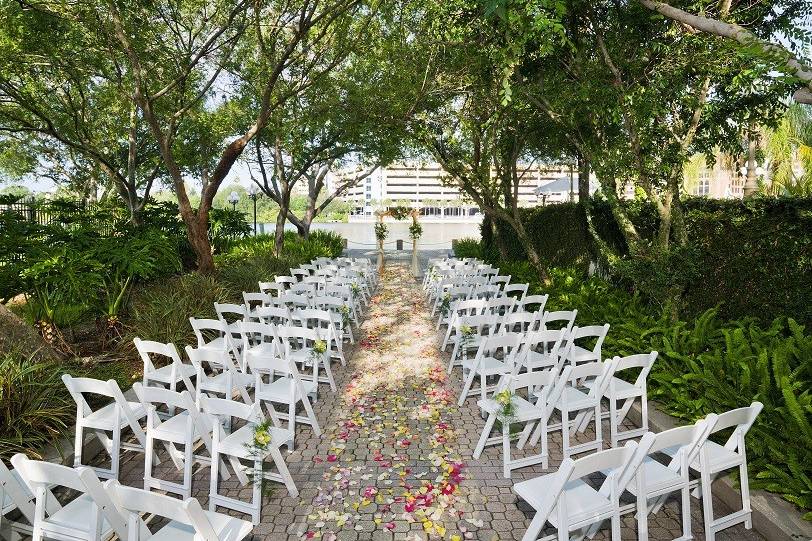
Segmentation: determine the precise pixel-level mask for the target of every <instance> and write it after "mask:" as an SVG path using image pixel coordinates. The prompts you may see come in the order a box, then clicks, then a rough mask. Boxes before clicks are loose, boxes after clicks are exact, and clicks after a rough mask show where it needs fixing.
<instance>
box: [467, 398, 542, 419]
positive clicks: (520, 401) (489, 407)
mask: <svg viewBox="0 0 812 541" xmlns="http://www.w3.org/2000/svg"><path fill="white" fill-rule="evenodd" d="M476 404H477V406H479V407H480V409H482V410H484V411H486V412H488V413H498V412H499V410H500V409H502V405H501V404H500V403H499V402H497V401H496V400H493V399H492V398H486V399H485V400H478V401H477V403H476ZM513 404H514V405H515V406H516V413H515V414H514V416H513V417H512V418H511V420H512V421H517V422H524V421H529V420H532V419H540V418H541V417H542V416H543V415H544V408H541V407H539V406H536V405H535V404H533V403H532V402H529V401H527V400H526V399H524V398H522V397H521V396H514V397H513Z"/></svg>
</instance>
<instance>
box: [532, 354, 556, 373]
mask: <svg viewBox="0 0 812 541" xmlns="http://www.w3.org/2000/svg"><path fill="white" fill-rule="evenodd" d="M557 362H558V358H557V357H556V356H554V355H550V354H549V353H539V352H538V351H530V352H529V354H528V355H527V358H526V359H525V363H524V366H526V367H527V369H528V370H531V369H533V368H539V367H548V366H555V364H556V363H557Z"/></svg>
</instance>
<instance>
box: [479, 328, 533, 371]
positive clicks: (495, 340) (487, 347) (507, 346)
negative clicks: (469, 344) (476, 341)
mask: <svg viewBox="0 0 812 541" xmlns="http://www.w3.org/2000/svg"><path fill="white" fill-rule="evenodd" d="M521 341H522V334H521V333H505V334H493V335H490V336H488V337H486V338H485V339H484V340H482V343H481V344H480V346H479V349H478V350H477V360H479V359H482V358H483V357H498V356H499V352H501V353H502V355H501V359H502V360H503V361H504V362H505V363H506V364H507V365H508V366H510V367H511V368H512V367H513V365H514V363H515V361H516V354H517V353H518V350H519V345H520V344H521Z"/></svg>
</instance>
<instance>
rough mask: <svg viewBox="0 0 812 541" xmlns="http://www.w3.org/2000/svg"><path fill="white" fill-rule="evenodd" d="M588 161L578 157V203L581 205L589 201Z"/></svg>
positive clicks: (585, 158) (583, 157)
mask: <svg viewBox="0 0 812 541" xmlns="http://www.w3.org/2000/svg"><path fill="white" fill-rule="evenodd" d="M590 169H591V167H590V164H589V159H588V158H587V157H585V156H581V155H580V154H579V155H578V201H579V202H581V203H583V202H585V201H588V200H589V175H590V172H591V171H590Z"/></svg>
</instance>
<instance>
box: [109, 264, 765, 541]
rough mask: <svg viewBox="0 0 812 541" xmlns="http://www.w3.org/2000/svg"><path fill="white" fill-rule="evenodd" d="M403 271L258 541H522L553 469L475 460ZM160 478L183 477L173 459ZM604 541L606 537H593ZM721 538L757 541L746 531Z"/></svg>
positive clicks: (630, 525) (387, 277)
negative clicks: (532, 498)
mask: <svg viewBox="0 0 812 541" xmlns="http://www.w3.org/2000/svg"><path fill="white" fill-rule="evenodd" d="M407 264H408V263H405V264H400V265H399V264H396V263H394V262H393V263H392V264H391V265H390V266H389V267H388V268H387V270H386V272H385V273H384V276H383V278H382V284H381V288H380V289H379V291H378V294H377V295H376V296H375V297H374V299H373V303H372V305H371V307H370V309H369V311H368V314H367V319H366V321H365V322H364V324H363V326H362V330H363V338H362V340H360V341H359V343H358V344H357V346H356V347H355V348H349V349H348V351H347V353H348V355H349V356H348V359H349V362H348V366H346V367H341V366H339V365H337V364H336V365H334V375H335V378H336V383H337V384H338V392H336V393H331V392H330V391H329V389H328V388H327V387H326V386H322V392H321V393H320V399H319V401H318V402H317V403H316V404H315V410H316V414H317V416H318V419H319V422H320V424H321V426H322V428H323V430H324V434H323V436H322V437H321V438H318V437H316V436H315V435H314V434H313V432H312V430H311V429H310V428H309V427H300V428H298V429H297V436H296V443H297V448H296V451H295V452H293V453H289V454H286V461H287V464H288V466H289V468H290V470H291V472H292V474H293V477H294V479H295V482H296V484H297V486H298V487H299V489H300V492H301V494H300V497H298V498H293V497H290V496H288V494H287V491H286V490H285V489H284V487H282V485H273V487H272V489H273V490H272V492H271V493H270V494H269V495H268V496H267V497H266V499H265V503H264V507H263V512H262V524H261V525H259V526H257V527H256V528H255V530H254V534H255V535H254V538H255V539H271V540H280V541H281V540H290V541H292V540H299V539H310V538H313V539H323V540H328V541H329V540H336V539H340V540H354V539H359V540H366V539H371V540H392V539H395V540H406V539H423V540H425V539H446V540H452V541H457V540H462V539H475V540H483V541H484V540H488V541H490V540H510V539H516V540H519V539H521V537H522V535H523V534H524V532H525V529H526V528H527V526H528V524H529V522H530V519H531V518H532V510H531V509H530V508H529V507H528V506H527V505H526V504H524V503H523V502H520V501H517V498H516V496H515V494H514V493H513V491H512V489H511V487H512V485H513V483H514V482H517V481H519V480H523V479H527V478H532V477H534V476H537V475H541V474H544V473H549V470H548V471H543V470H542V469H541V468H540V467H531V468H525V469H523V470H519V471H517V472H514V476H513V479H504V478H503V477H502V473H501V470H502V467H501V456H500V454H499V450H498V448H497V447H490V448H488V449H487V450H486V452H485V453H484V454H483V455H482V457H481V458H480V459H479V460H476V461H475V460H473V459H472V458H471V453H472V451H473V448H474V446H475V444H476V441H477V439H478V437H479V434H480V431H481V429H482V426H483V425H484V421H483V420H482V418H481V417H480V416H479V413H478V410H477V409H476V406H475V400H474V399H470V400H468V402H467V404H466V405H465V406H464V407H463V408H457V407H456V405H455V403H456V397H457V396H458V393H459V390H460V389H461V381H460V374H459V369H456V370H455V372H454V374H452V375H451V377H450V378H449V377H447V375H446V372H445V366H446V357H444V356H441V354H440V352H439V349H438V347H437V344H438V339H437V334H436V332H435V331H434V326H433V324H432V322H431V320H430V319H429V316H428V313H427V311H426V308H425V304H424V301H423V297H422V292H421V290H420V287H419V284H416V283H415V281H414V279H413V278H412V277H411V276H410V275H409V274H408V271H407V266H406V265H407ZM607 432H608V428H606V429H605V430H604V433H607ZM587 436H588V434H587ZM560 459H561V456H560V437H559V436H557V435H554V436H552V438H551V464H550V465H551V469H555V468H556V467H557V466H558V463H559V462H560ZM142 475H143V454H137V453H129V454H128V456H127V457H126V458H125V460H124V462H123V465H122V475H121V478H122V482H124V483H125V484H129V485H133V486H140V485H141V483H142ZM159 475H160V476H166V477H168V478H173V477H174V478H177V472H176V471H175V470H174V468H173V467H172V466H171V462H170V461H168V460H167V461H165V462H164V463H163V464H162V466H160V467H159ZM232 479H234V478H232ZM208 482H209V476H208V469H207V468H204V469H201V470H199V471H198V472H197V473H196V474H195V478H194V495H195V496H197V497H198V498H199V499H200V500H201V503H202V504H203V505H204V506H206V505H207V499H208V498H207V494H208V486H209V485H208ZM227 486H228V487H229V490H228V492H229V493H230V494H232V495H239V496H241V497H244V498H246V499H248V498H250V493H251V487H250V486H248V487H240V486H239V485H238V484H237V483H236V481H235V480H232V481H230V482H229V484H228V485H227ZM715 505H717V506H719V507H718V508H719V509H720V510H721V509H722V508H721V504H720V503H719V502H716V503H715ZM692 515H693V532H694V535H695V538H696V539H704V536H703V535H702V522H701V507H700V506H699V503H698V501H697V500H694V502H693V508H692ZM623 523H624V527H623V539H636V527H635V520H634V518H633V517H632V516H627V517H625V518H624V520H623ZM679 533H680V519H679V512H678V507H677V505H676V503H675V502H670V503H669V504H667V505H666V506H665V508H664V509H663V510H662V511H661V512H659V513H658V514H657V515H656V516H652V517H650V538H651V539H653V540H666V539H673V538H675V537H677V536H678V535H679ZM607 538H608V535H607V532H606V531H602V532H600V533H599V534H598V536H597V537H596V539H607ZM718 538H719V539H725V540H751V539H753V540H755V539H761V538H760V537H759V536H758V535H756V534H754V533H753V532H750V531H746V530H744V529H743V528H741V527H737V528H734V529H731V530H728V531H726V532H724V533H723V534H722V535H720V536H718Z"/></svg>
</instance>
